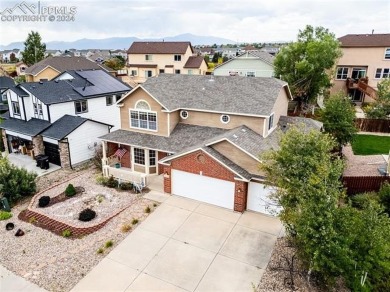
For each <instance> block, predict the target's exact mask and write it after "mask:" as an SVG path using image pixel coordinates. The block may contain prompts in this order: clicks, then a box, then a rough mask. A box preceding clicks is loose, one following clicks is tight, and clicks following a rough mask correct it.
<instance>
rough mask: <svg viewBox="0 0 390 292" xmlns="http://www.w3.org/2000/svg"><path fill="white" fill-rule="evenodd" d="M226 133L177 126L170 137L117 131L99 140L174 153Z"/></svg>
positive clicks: (215, 129)
mask: <svg viewBox="0 0 390 292" xmlns="http://www.w3.org/2000/svg"><path fill="white" fill-rule="evenodd" d="M226 131H227V130H224V129H220V128H211V127H201V126H194V125H186V124H178V125H177V126H176V127H175V129H174V130H173V131H172V133H171V135H170V137H163V136H157V135H150V134H144V133H137V132H130V131H125V130H117V131H114V132H112V133H109V134H107V135H104V136H102V137H100V139H102V140H105V141H111V142H117V143H122V144H128V145H133V146H136V147H147V148H150V149H156V150H161V151H166V152H170V153H176V152H179V151H181V150H183V149H186V148H188V147H191V146H193V145H198V144H199V143H200V142H202V141H206V140H208V139H210V138H213V137H216V136H218V135H219V134H221V133H224V132H226Z"/></svg>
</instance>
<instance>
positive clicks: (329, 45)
mask: <svg viewBox="0 0 390 292" xmlns="http://www.w3.org/2000/svg"><path fill="white" fill-rule="evenodd" d="M341 54H342V53H341V49H340V48H339V41H338V40H337V39H336V37H335V35H334V34H333V33H331V32H329V30H328V29H325V28H323V27H315V28H314V27H312V26H310V25H308V26H306V28H305V29H304V30H303V31H301V30H300V31H299V34H298V40H297V41H296V42H293V43H291V44H289V45H287V46H285V47H283V48H282V49H281V51H280V52H279V54H278V55H277V56H276V58H275V60H274V66H275V76H278V77H279V76H280V77H281V78H282V79H283V80H285V81H287V82H288V83H289V85H290V89H291V92H292V94H293V96H294V97H298V98H300V99H301V100H304V101H310V100H314V99H315V98H316V97H317V95H318V94H320V93H322V91H323V90H324V89H326V88H329V87H330V86H331V83H330V76H329V74H328V73H329V72H328V71H329V70H331V69H332V68H333V67H334V65H335V63H336V60H337V59H338V58H339V57H340V56H341Z"/></svg>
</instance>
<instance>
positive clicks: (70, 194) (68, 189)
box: [65, 184, 76, 197]
mask: <svg viewBox="0 0 390 292" xmlns="http://www.w3.org/2000/svg"><path fill="white" fill-rule="evenodd" d="M65 195H66V196H67V197H73V196H74V195H76V189H75V187H74V186H73V185H72V184H68V186H67V187H66V189H65Z"/></svg>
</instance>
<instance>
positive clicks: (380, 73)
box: [374, 68, 390, 79]
mask: <svg viewBox="0 0 390 292" xmlns="http://www.w3.org/2000/svg"><path fill="white" fill-rule="evenodd" d="M385 71H386V72H385ZM383 78H390V68H377V69H376V71H375V76H374V79H383Z"/></svg>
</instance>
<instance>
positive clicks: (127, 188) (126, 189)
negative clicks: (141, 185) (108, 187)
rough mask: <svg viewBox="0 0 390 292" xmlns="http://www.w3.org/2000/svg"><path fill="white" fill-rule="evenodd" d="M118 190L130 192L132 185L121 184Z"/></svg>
mask: <svg viewBox="0 0 390 292" xmlns="http://www.w3.org/2000/svg"><path fill="white" fill-rule="evenodd" d="M119 188H120V189H121V190H122V191H130V190H132V189H133V184H132V183H126V182H125V183H121V184H120V185H119Z"/></svg>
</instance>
